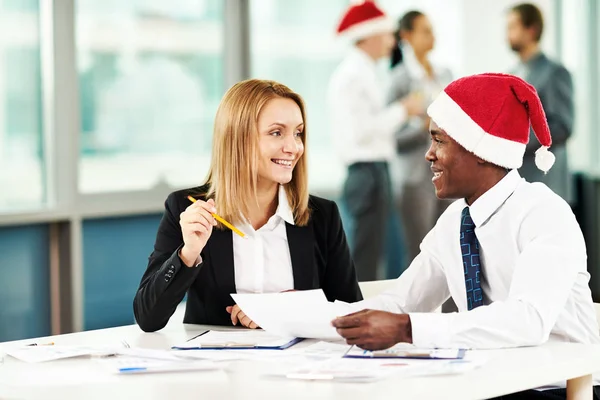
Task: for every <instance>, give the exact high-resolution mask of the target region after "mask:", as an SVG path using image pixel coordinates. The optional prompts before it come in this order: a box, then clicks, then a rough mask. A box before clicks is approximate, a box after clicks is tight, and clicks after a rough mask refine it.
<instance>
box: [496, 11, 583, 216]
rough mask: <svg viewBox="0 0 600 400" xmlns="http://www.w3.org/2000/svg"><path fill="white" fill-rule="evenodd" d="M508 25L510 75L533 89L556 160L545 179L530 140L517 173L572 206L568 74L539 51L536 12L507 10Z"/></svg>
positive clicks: (539, 24)
mask: <svg viewBox="0 0 600 400" xmlns="http://www.w3.org/2000/svg"><path fill="white" fill-rule="evenodd" d="M507 22H508V23H507V36H508V42H509V44H510V47H511V49H512V50H513V51H514V52H516V53H517V54H518V56H519V58H520V63H519V65H518V66H517V67H516V68H515V69H514V70H513V71H511V72H512V73H513V74H515V75H517V76H519V77H521V78H522V79H524V80H526V81H527V82H529V83H530V84H532V85H533V86H534V87H535V88H536V90H537V92H538V95H539V97H540V100H541V101H542V106H543V107H544V111H545V112H546V118H547V120H548V125H549V127H550V134H551V135H552V152H553V153H554V155H555V156H556V163H555V164H554V167H553V168H552V170H550V171H549V172H548V174H547V175H544V174H543V172H541V171H540V170H539V169H538V168H537V167H536V165H535V150H536V147H535V140H531V139H530V140H529V145H527V149H526V150H525V157H524V159H523V166H522V167H521V168H520V169H519V173H520V174H521V176H523V177H524V178H525V179H526V180H527V181H528V182H543V183H545V184H546V185H547V186H548V187H550V189H552V190H553V191H554V192H555V193H557V194H558V195H559V196H561V197H562V198H563V199H565V200H566V201H567V202H568V203H570V204H571V205H573V201H574V199H573V193H572V191H573V188H572V186H573V182H572V177H571V174H570V173H569V168H568V161H567V147H566V143H567V140H568V139H569V137H570V136H571V133H572V131H573V118H574V115H573V114H574V107H573V81H572V79H571V74H570V73H569V71H567V69H566V68H565V67H564V66H563V65H562V64H560V63H558V62H556V61H554V60H550V59H549V58H548V57H546V55H545V54H544V53H543V52H542V51H541V49H540V40H541V38H542V33H543V30H544V20H543V17H542V13H541V11H540V10H539V8H537V7H536V6H535V5H533V4H528V3H524V4H519V5H516V6H514V7H512V8H511V9H510V11H509V13H508V16H507ZM530 135H533V132H531V133H530ZM532 137H533V136H531V138H532Z"/></svg>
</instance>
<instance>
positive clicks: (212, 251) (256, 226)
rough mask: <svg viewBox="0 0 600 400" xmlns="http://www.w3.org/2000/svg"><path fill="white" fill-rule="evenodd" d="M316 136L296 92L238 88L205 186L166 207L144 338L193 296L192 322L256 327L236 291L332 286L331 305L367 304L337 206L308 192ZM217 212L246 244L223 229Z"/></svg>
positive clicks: (224, 104) (143, 307) (146, 280)
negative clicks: (309, 144) (310, 137)
mask: <svg viewBox="0 0 600 400" xmlns="http://www.w3.org/2000/svg"><path fill="white" fill-rule="evenodd" d="M306 135H307V131H306V118H305V109H304V102H303V100H302V98H301V97H300V96H299V95H298V94H296V93H294V92H292V91H291V90H290V89H289V88H287V87H286V86H284V85H282V84H279V83H277V82H273V81H264V80H248V81H244V82H240V83H238V84H236V85H234V86H233V87H232V88H231V89H229V91H228V92H227V93H226V94H225V96H224V97H223V99H222V101H221V104H220V106H219V109H218V110H217V115H216V118H215V125H214V136H213V152H212V161H211V166H210V171H209V173H208V177H207V179H206V182H205V184H204V185H202V186H200V187H197V188H192V189H186V190H181V191H177V192H174V193H171V194H170V195H169V197H168V198H167V200H166V202H165V212H164V215H163V218H162V221H161V223H160V226H159V228H158V234H157V237H156V242H155V244H154V251H153V252H152V254H151V255H150V259H149V262H148V267H147V269H146V272H145V273H144V276H143V277H142V280H141V283H140V287H139V289H138V291H137V293H136V296H135V299H134V304H133V309H134V314H135V318H136V321H137V323H138V324H139V326H140V327H141V328H142V329H143V330H144V331H147V332H151V331H156V330H159V329H161V328H163V327H164V326H165V325H166V324H167V322H168V320H169V318H170V317H171V315H173V313H174V312H175V309H176V307H177V305H178V304H179V303H180V302H181V300H182V299H183V297H184V295H185V294H186V293H187V295H188V298H187V303H186V311H185V317H184V322H185V323H191V324H212V325H228V324H229V325H230V324H234V325H236V324H238V323H240V324H241V325H243V326H246V327H249V328H255V327H256V324H255V323H254V322H252V321H251V320H250V319H249V318H248V317H247V316H246V315H245V314H244V313H243V311H242V310H240V309H239V307H238V306H236V305H235V304H234V303H233V299H232V298H231V296H230V294H231V293H236V292H237V293H265V292H281V291H286V290H307V289H316V288H322V289H323V291H324V292H325V295H326V296H327V298H328V299H329V300H330V301H333V300H342V301H347V302H354V301H357V300H360V299H362V295H361V292H360V289H359V287H358V282H357V280H356V272H355V269H354V263H353V261H352V258H351V257H350V252H349V249H348V245H347V243H346V236H345V234H344V231H343V228H342V224H341V220H340V214H339V211H338V208H337V206H336V205H335V203H334V202H332V201H329V200H325V199H322V198H319V197H315V196H311V195H309V194H308V178H307V169H308V168H307V159H306V152H305V145H306ZM188 195H191V196H194V197H195V198H196V199H198V201H197V202H195V203H193V204H192V203H191V202H190V201H189V200H188V199H187V197H188ZM215 212H216V213H217V214H219V215H220V216H221V217H223V218H224V219H225V220H227V221H229V222H231V223H232V224H233V225H235V226H236V227H237V228H238V229H239V230H241V231H242V232H243V233H244V234H245V235H246V237H245V238H242V237H241V236H239V235H236V234H234V233H233V232H232V231H231V230H228V229H226V228H225V227H222V226H220V225H217V222H216V221H215V220H214V218H213V217H212V215H211V213H215Z"/></svg>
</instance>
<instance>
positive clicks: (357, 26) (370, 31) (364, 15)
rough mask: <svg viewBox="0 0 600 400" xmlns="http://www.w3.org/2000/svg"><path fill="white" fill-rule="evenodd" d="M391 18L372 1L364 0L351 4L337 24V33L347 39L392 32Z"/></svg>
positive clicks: (358, 38) (393, 26) (392, 23)
mask: <svg viewBox="0 0 600 400" xmlns="http://www.w3.org/2000/svg"><path fill="white" fill-rule="evenodd" d="M395 29H396V26H395V23H394V21H393V20H391V19H390V18H388V17H387V16H386V15H385V13H384V12H383V11H382V10H381V9H380V8H379V7H377V5H376V4H375V2H374V1H372V0H365V1H360V2H359V3H357V4H353V5H351V6H350V7H349V8H348V9H347V10H346V12H345V13H344V16H343V17H342V20H341V21H340V23H339V24H338V27H337V30H336V31H337V34H338V35H339V36H340V37H344V38H347V39H349V40H354V41H356V40H360V39H365V38H367V37H369V36H373V35H377V34H380V33H387V32H393V31H394V30H395Z"/></svg>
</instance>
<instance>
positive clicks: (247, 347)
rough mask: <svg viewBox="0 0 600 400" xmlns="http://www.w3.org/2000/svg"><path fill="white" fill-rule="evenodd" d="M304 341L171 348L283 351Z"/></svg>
mask: <svg viewBox="0 0 600 400" xmlns="http://www.w3.org/2000/svg"><path fill="white" fill-rule="evenodd" d="M208 332H210V331H206V332H202V333H201V334H199V335H198V336H195V337H193V338H191V339H190V340H188V342H190V341H192V340H194V339H197V338H198V337H200V336H202V335H204V334H206V333H208ZM302 340H304V339H303V338H294V339H291V340H290V341H288V342H286V343H284V344H282V345H279V346H264V345H260V344H254V343H239V342H227V343H218V344H216V343H211V344H207V345H202V346H182V345H180V346H173V347H171V348H172V349H174V350H285V349H287V348H289V347H292V346H293V345H295V344H296V343H299V342H301V341H302Z"/></svg>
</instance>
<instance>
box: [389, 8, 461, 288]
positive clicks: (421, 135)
mask: <svg viewBox="0 0 600 400" xmlns="http://www.w3.org/2000/svg"><path fill="white" fill-rule="evenodd" d="M396 40H397V46H395V48H394V50H393V52H392V82H391V89H390V93H389V96H388V101H389V102H393V101H396V100H398V99H400V98H403V97H404V96H406V95H407V94H409V93H418V94H419V95H420V96H421V98H422V99H423V102H424V104H423V106H424V107H425V108H426V107H428V106H429V104H430V103H431V102H432V101H433V99H435V97H436V96H437V95H438V94H439V92H441V91H442V90H443V89H444V87H446V85H447V84H449V83H450V82H451V81H452V74H451V73H450V70H448V69H447V68H442V67H439V66H437V65H433V64H432V63H431V61H430V60H429V58H428V55H429V52H430V51H431V50H432V49H433V46H434V42H435V38H434V35H433V29H432V26H431V23H430V22H429V19H428V18H427V16H426V15H425V14H423V13H422V12H420V11H410V12H408V13H406V14H405V15H404V16H403V17H402V18H401V19H400V21H399V24H398V31H397V32H396ZM429 141H430V137H429V118H428V117H426V116H415V117H412V118H411V119H410V120H409V121H408V122H407V123H406V124H404V125H403V126H402V128H401V129H400V130H399V131H398V132H397V134H396V150H397V157H396V158H395V160H394V161H393V162H392V165H391V168H390V172H391V180H392V187H393V195H394V207H395V208H396V211H397V212H398V213H399V214H400V219H401V221H402V225H403V233H404V243H405V246H406V247H405V248H406V252H407V259H408V260H407V261H408V263H410V262H411V261H412V260H413V259H414V258H415V257H416V256H417V254H419V245H420V244H421V241H422V240H423V238H424V237H425V235H426V234H427V233H428V232H429V231H430V230H431V228H433V226H434V225H435V222H436V221H437V218H438V217H439V216H440V215H441V213H442V212H443V211H444V210H445V208H446V206H447V205H448V204H449V203H448V201H442V200H439V199H437V197H436V196H435V191H434V188H433V185H432V184H431V177H432V174H431V170H430V169H429V167H430V166H429V164H428V163H427V161H426V160H425V153H426V152H427V149H428V147H429ZM395 267H396V268H399V266H395ZM402 267H404V266H401V267H400V268H402ZM394 272H395V273H396V275H395V276H398V275H399V274H400V273H401V272H402V270H399V271H394ZM388 275H392V273H390V272H388Z"/></svg>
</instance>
